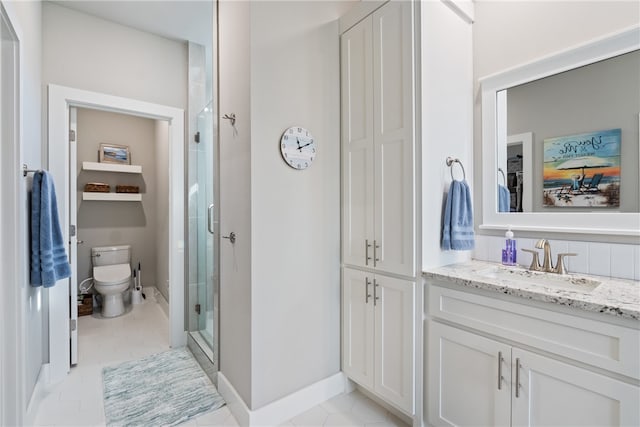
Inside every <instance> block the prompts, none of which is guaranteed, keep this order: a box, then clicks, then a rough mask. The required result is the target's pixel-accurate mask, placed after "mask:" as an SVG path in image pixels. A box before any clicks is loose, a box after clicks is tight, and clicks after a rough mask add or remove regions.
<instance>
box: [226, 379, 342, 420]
mask: <svg viewBox="0 0 640 427" xmlns="http://www.w3.org/2000/svg"><path fill="white" fill-rule="evenodd" d="M345 385H346V380H345V376H344V374H343V373H342V372H338V373H337V374H334V375H332V376H330V377H328V378H325V379H323V380H320V381H318V382H316V383H314V384H311V385H309V386H307V387H305V388H303V389H301V390H298V391H296V392H294V393H291V394H290V395H288V396H285V397H283V398H281V399H278V400H276V401H275V402H271V403H269V404H267V405H265V406H263V407H261V408H258V409H256V410H253V411H252V410H250V409H249V408H248V407H247V405H246V403H245V402H244V401H243V400H242V398H241V397H240V395H239V394H238V392H237V391H236V390H235V388H234V387H233V385H231V383H230V382H229V381H228V380H227V378H226V377H225V376H224V374H223V373H222V372H218V391H219V392H220V394H221V395H222V397H224V399H225V401H226V402H227V405H228V406H229V410H230V411H231V413H232V414H233V416H234V417H235V418H236V420H237V421H238V424H240V425H241V426H243V427H244V426H274V425H280V424H282V423H284V422H285V421H287V420H289V419H291V418H293V417H295V416H296V415H299V414H301V413H303V412H304V411H306V410H308V409H311V408H313V407H314V406H316V405H319V404H321V403H322V402H325V401H327V400H329V399H331V398H332V397H334V396H337V395H338V394H340V393H343V392H344V390H345Z"/></svg>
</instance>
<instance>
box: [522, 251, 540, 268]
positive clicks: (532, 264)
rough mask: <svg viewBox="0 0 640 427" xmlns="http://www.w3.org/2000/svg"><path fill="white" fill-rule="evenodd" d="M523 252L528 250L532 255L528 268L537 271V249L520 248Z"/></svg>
mask: <svg viewBox="0 0 640 427" xmlns="http://www.w3.org/2000/svg"><path fill="white" fill-rule="evenodd" d="M522 250H523V251H525V252H530V253H531V254H532V255H533V256H532V258H531V265H530V266H529V270H533V271H539V270H540V261H539V260H538V251H536V250H535V249H522Z"/></svg>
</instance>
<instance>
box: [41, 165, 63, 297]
mask: <svg viewBox="0 0 640 427" xmlns="http://www.w3.org/2000/svg"><path fill="white" fill-rule="evenodd" d="M69 276H71V266H70V265H69V261H68V258H67V253H66V251H65V244H64V241H63V238H62V230H61V228H60V221H59V220H58V203H57V201H56V190H55V188H54V185H53V179H52V178H51V175H49V173H48V172H44V171H38V172H36V173H35V174H34V176H33V187H32V189H31V284H32V285H33V286H44V287H45V288H49V287H51V286H53V285H55V284H56V281H58V280H60V279H64V278H67V277H69Z"/></svg>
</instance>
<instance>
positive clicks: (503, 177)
mask: <svg viewBox="0 0 640 427" xmlns="http://www.w3.org/2000/svg"><path fill="white" fill-rule="evenodd" d="M498 172H500V174H501V175H502V184H504V186H505V187H506V186H507V177H506V176H504V171H503V170H502V168H498Z"/></svg>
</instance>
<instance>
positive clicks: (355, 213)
mask: <svg viewBox="0 0 640 427" xmlns="http://www.w3.org/2000/svg"><path fill="white" fill-rule="evenodd" d="M371 29H372V20H371V17H368V18H366V19H364V20H363V21H362V22H360V23H359V24H358V25H356V26H355V27H353V28H351V29H350V30H349V31H347V32H346V33H344V34H343V35H342V41H341V44H342V49H341V55H342V61H341V67H342V72H341V76H342V182H343V184H342V187H343V189H342V206H343V217H342V230H343V231H342V236H343V243H342V251H343V255H342V259H343V262H344V263H345V264H348V265H354V266H361V267H364V266H369V267H373V240H374V236H373V233H374V230H373V209H374V202H373V107H372V105H373V82H372V65H373V62H372V52H373V51H372V46H371Z"/></svg>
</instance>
